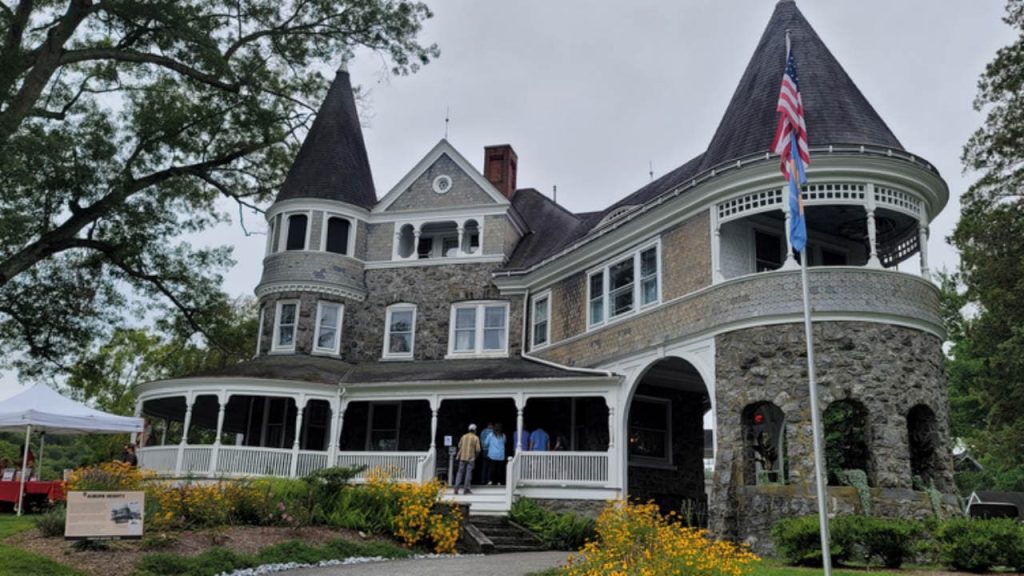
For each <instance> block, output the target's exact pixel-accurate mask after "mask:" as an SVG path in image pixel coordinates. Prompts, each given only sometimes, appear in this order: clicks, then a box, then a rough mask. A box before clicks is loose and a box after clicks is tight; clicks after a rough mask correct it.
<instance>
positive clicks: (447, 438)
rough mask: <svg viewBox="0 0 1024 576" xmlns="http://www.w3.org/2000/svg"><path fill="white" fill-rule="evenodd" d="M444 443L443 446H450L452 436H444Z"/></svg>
mask: <svg viewBox="0 0 1024 576" xmlns="http://www.w3.org/2000/svg"><path fill="white" fill-rule="evenodd" d="M444 445H445V446H451V445H452V437H451V436H445V437H444Z"/></svg>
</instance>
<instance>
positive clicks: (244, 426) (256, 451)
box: [136, 360, 622, 511]
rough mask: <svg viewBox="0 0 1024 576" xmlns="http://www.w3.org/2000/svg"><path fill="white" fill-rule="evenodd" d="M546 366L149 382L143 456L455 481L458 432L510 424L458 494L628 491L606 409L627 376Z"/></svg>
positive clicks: (143, 392) (500, 505)
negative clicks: (538, 437) (496, 458)
mask: <svg viewBox="0 0 1024 576" xmlns="http://www.w3.org/2000/svg"><path fill="white" fill-rule="evenodd" d="M498 362H506V363H507V362H512V361H510V360H500V361H498ZM514 362H517V363H527V362H526V361H523V360H516V361H514ZM475 363H477V362H475V361H468V362H467V361H455V362H449V363H448V364H475ZM527 364H532V363H527ZM408 369H412V364H408V368H407V370H408ZM388 370H393V369H392V368H390V367H389V368H388ZM417 372H419V371H417ZM534 372H535V371H531V372H530V375H532V374H533V373H534ZM541 372H542V373H543V374H544V376H545V377H541V378H518V379H507V378H503V379H494V380H481V379H474V380H472V381H469V382H467V381H463V380H448V381H419V382H415V383H413V382H411V381H410V380H408V379H406V378H394V376H395V374H391V377H392V378H391V379H390V380H388V381H376V380H378V379H379V378H368V377H365V376H364V377H363V378H362V380H363V381H355V380H356V379H357V378H359V377H360V376H359V374H350V381H346V382H341V383H339V384H335V385H330V384H321V383H311V382H294V381H275V380H260V379H253V378H204V379H200V378H194V379H191V378H190V379H180V380H171V381H165V382H156V383H149V384H146V385H143V387H141V388H140V390H139V400H138V403H137V406H136V413H137V414H138V415H140V416H142V417H144V418H145V419H146V423H147V426H146V431H145V432H144V434H143V435H142V437H141V438H140V439H139V441H138V443H139V446H140V448H139V450H138V456H139V464H140V466H142V467H144V468H147V469H150V470H153V471H155V472H157V473H158V474H160V475H162V476H168V477H177V478H180V477H197V478H217V477H249V476H280V477H302V476H305V475H307V474H309V473H311V472H313V471H315V470H318V469H321V468H326V467H330V466H363V467H365V468H366V470H364V472H363V473H361V474H360V475H359V476H358V477H357V478H356V481H357V482H361V481H365V478H366V475H367V473H368V472H369V471H370V470H372V469H375V468H382V469H385V470H387V471H388V472H389V473H390V474H391V475H392V477H393V478H394V479H396V480H399V481H413V482H425V481H427V480H429V479H431V478H434V477H438V478H440V479H441V480H443V481H445V482H448V483H451V482H452V481H453V480H454V466H453V464H452V462H453V460H454V450H455V446H456V445H457V444H458V440H459V438H460V437H461V436H462V434H464V433H465V432H466V430H467V428H468V426H469V424H471V423H473V424H476V425H477V426H478V433H480V432H483V431H484V429H485V427H486V426H487V425H488V424H492V425H495V426H499V427H501V428H502V429H503V431H504V436H505V456H506V458H505V459H504V461H502V462H501V463H500V466H494V467H493V468H495V469H494V470H492V475H491V478H490V480H491V482H492V483H493V484H494V487H491V488H488V489H486V490H475V491H477V492H479V494H478V495H475V496H471V497H464V496H460V497H458V499H463V500H467V501H472V502H473V503H474V507H475V509H476V510H485V511H504V510H507V509H508V507H509V506H511V503H512V497H513V494H515V493H523V492H524V491H527V492H529V491H535V492H536V491H539V493H543V494H546V495H551V494H556V496H555V497H558V496H557V494H561V495H562V497H569V496H566V494H568V493H570V492H572V493H577V492H579V491H580V490H583V491H586V492H587V494H589V495H590V496H593V497H595V498H599V499H608V498H612V497H615V496H616V495H618V494H620V492H621V489H622V486H621V482H620V480H619V474H618V473H617V472H618V470H619V468H620V467H619V465H618V459H617V454H616V452H617V451H616V448H615V441H616V438H615V436H616V435H615V433H614V429H615V426H614V409H613V408H609V407H613V406H615V405H616V403H617V401H618V399H617V394H618V386H619V378H618V377H615V376H606V375H603V374H593V373H591V374H583V373H576V372H570V373H568V374H566V373H564V371H562V370H559V369H556V368H549V367H544V370H542V371H541ZM556 372H557V373H558V374H557V377H552V376H554V375H555V374H554V373H556ZM499 373H500V371H499ZM367 380H372V381H367ZM537 429H543V430H544V431H545V432H546V435H547V436H548V438H549V439H550V442H549V444H548V445H547V446H538V447H537V448H538V449H537V450H529V449H523V448H521V447H519V446H516V444H515V442H514V441H513V439H514V438H516V437H517V434H516V433H517V432H520V433H522V434H524V435H527V436H528V435H529V433H531V432H533V431H535V430H537ZM482 472H483V467H482V461H481V462H479V463H478V465H477V466H476V469H475V470H474V476H473V483H474V484H476V485H477V486H479V485H481V484H482V480H483V479H482V477H481V474H482ZM573 497H576V498H579V496H578V495H577V496H573Z"/></svg>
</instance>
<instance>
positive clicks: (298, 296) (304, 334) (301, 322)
mask: <svg viewBox="0 0 1024 576" xmlns="http://www.w3.org/2000/svg"><path fill="white" fill-rule="evenodd" d="M281 300H292V301H294V300H298V301H299V317H298V320H297V326H296V329H295V352H296V353H298V354H310V353H311V352H312V350H313V335H314V333H315V328H316V326H315V324H316V305H317V302H321V301H322V302H337V303H340V304H342V305H344V306H345V312H344V316H345V317H344V318H343V323H344V324H343V325H342V341H341V351H342V357H345V356H346V354H345V348H346V344H349V342H348V340H347V339H346V336H347V334H346V333H345V327H346V326H345V325H347V324H348V314H349V311H350V310H352V309H353V308H354V307H355V306H357V305H358V303H356V302H355V301H352V300H349V299H347V298H339V297H336V296H327V295H323V294H314V293H310V292H275V293H273V294H269V295H267V296H265V297H263V298H262V299H261V300H260V307H261V308H262V309H263V311H264V313H263V325H262V326H261V327H260V330H261V334H260V338H259V343H260V354H268V353H270V349H271V346H272V345H273V338H274V315H275V314H276V312H277V302H278V301H281Z"/></svg>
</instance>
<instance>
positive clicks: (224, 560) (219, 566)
mask: <svg viewBox="0 0 1024 576" xmlns="http://www.w3.org/2000/svg"><path fill="white" fill-rule="evenodd" d="M254 565H255V564H254V560H253V558H251V557H249V556H246V555H244V554H239V553H237V552H232V551H231V550H227V549H225V548H211V549H209V550H207V551H205V552H203V553H202V554H199V555H198V556H193V557H188V556H181V555H178V554H169V553H163V552H161V553H157V554H147V555H145V556H143V557H142V562H140V563H139V570H138V572H137V574H139V575H140V576H177V575H181V576H216V575H217V574H220V573H222V572H223V573H227V572H231V571H233V570H236V569H239V568H250V567H252V566H254Z"/></svg>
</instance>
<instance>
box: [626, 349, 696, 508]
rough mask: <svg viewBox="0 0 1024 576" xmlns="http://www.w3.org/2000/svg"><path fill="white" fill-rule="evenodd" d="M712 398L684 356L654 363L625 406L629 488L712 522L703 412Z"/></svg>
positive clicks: (632, 495)
mask: <svg viewBox="0 0 1024 576" xmlns="http://www.w3.org/2000/svg"><path fill="white" fill-rule="evenodd" d="M710 409H711V397H710V395H709V394H708V389H707V387H706V386H705V384H704V380H703V378H701V375H700V373H699V372H698V371H697V369H696V368H695V367H694V366H693V365H692V364H690V363H689V362H687V361H686V360H683V359H681V358H665V359H663V360H659V361H657V362H655V363H653V364H652V365H651V366H649V367H648V368H647V369H646V370H645V371H644V373H643V375H642V376H641V377H640V378H639V379H638V380H637V382H636V384H635V386H634V387H633V391H632V393H631V396H630V398H629V402H628V404H627V410H626V438H625V442H624V443H623V444H625V452H626V457H627V458H628V466H627V476H626V490H627V493H628V495H629V497H630V498H631V499H635V500H639V501H649V500H653V501H654V502H656V503H657V504H658V506H659V507H660V508H661V509H662V511H663V512H670V511H675V512H677V513H681V514H683V515H684V516H685V517H688V519H689V521H691V522H692V523H694V524H698V525H707V488H706V485H707V478H706V473H705V466H704V458H705V455H706V454H705V452H706V440H705V438H706V436H707V434H706V433H705V430H704V415H705V414H706V413H707V412H708V411H709V410H710Z"/></svg>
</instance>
